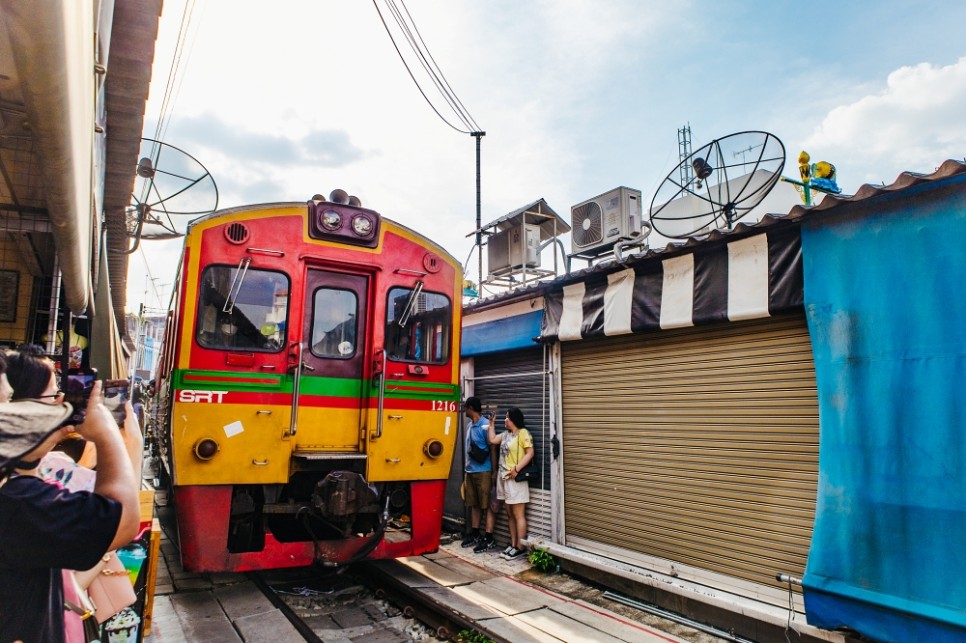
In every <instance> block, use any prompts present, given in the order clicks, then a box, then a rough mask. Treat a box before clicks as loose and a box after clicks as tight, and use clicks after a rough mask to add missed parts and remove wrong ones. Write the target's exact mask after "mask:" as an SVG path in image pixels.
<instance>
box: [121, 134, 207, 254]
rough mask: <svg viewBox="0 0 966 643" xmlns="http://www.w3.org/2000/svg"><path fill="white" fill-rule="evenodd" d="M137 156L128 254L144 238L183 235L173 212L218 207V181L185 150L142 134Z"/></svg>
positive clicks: (198, 211) (201, 211)
mask: <svg viewBox="0 0 966 643" xmlns="http://www.w3.org/2000/svg"><path fill="white" fill-rule="evenodd" d="M138 159H139V160H138V164H137V167H136V168H135V181H134V191H133V192H132V193H131V204H130V205H129V206H128V208H127V210H126V214H127V224H128V233H129V234H130V236H131V237H132V238H133V239H134V244H133V246H132V247H131V248H130V249H129V250H128V251H127V252H128V254H130V253H132V252H134V251H135V250H137V247H138V244H139V243H140V242H141V240H142V239H149V240H158V239H173V238H177V237H182V236H184V233H183V232H180V231H179V230H178V229H177V227H176V226H175V224H174V221H173V220H172V219H171V217H172V215H174V216H179V215H189V216H201V215H204V214H208V213H209V212H213V211H215V210H217V209H218V185H217V184H216V183H215V179H214V178H213V177H212V176H211V172H209V171H208V169H207V168H205V166H204V165H202V164H201V161H199V160H198V159H196V158H195V157H193V156H191V155H190V154H188V153H187V152H185V151H184V150H181V149H178V148H177V147H175V146H173V145H168V144H167V143H162V142H161V141H156V140H154V139H150V138H142V139H141V153H140V154H139V155H138Z"/></svg>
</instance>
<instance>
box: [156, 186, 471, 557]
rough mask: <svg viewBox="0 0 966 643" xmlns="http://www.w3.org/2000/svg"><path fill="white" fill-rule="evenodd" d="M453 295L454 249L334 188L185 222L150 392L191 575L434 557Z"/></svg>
mask: <svg viewBox="0 0 966 643" xmlns="http://www.w3.org/2000/svg"><path fill="white" fill-rule="evenodd" d="M461 288H462V271H461V268H460V265H459V263H458V262H457V261H456V260H455V259H454V258H453V257H452V256H450V255H449V254H448V253H446V252H445V251H444V250H443V249H442V248H441V247H439V246H438V245H436V244H435V243H433V242H432V241H430V240H429V239H427V238H425V237H423V236H421V235H419V234H417V233H415V232H413V231H412V230H409V229H408V228H406V227H404V226H402V225H400V224H398V223H395V222H393V221H391V220H389V219H386V218H383V217H382V216H381V215H380V214H379V213H377V212H375V211H373V210H370V209H366V208H363V207H361V204H360V203H359V201H358V199H356V198H355V197H350V196H348V195H347V194H346V193H345V192H343V191H342V190H336V191H334V192H333V193H332V194H331V195H330V196H329V198H328V199H325V198H323V197H321V196H319V195H316V196H315V197H313V199H312V200H310V201H309V202H308V203H284V204H269V205H258V206H250V207H239V208H233V209H229V210H223V211H220V212H216V213H214V214H211V215H209V216H207V217H204V218H202V219H199V220H197V221H195V222H193V223H192V224H191V225H190V226H189V228H188V231H187V234H186V238H185V244H184V251H183V254H182V258H181V264H180V266H179V269H178V276H177V282H176V285H175V291H174V295H173V296H172V303H171V308H170V310H169V312H168V320H167V325H166V330H165V339H164V348H163V351H162V356H161V363H160V366H159V371H158V376H157V394H156V395H157V397H156V404H157V411H156V417H157V426H158V440H159V445H160V452H161V456H162V458H161V459H162V462H163V464H164V467H165V473H166V474H167V477H169V479H170V482H171V485H172V491H173V499H174V505H175V509H176V515H177V519H178V531H179V539H180V546H181V556H182V562H183V564H184V567H185V568H186V569H189V570H193V571H227V570H234V571H242V570H254V569H267V568H278V567H291V566H298V565H307V564H310V563H312V562H320V563H322V564H324V565H330V566H338V565H344V564H348V563H351V562H354V561H356V560H361V559H364V558H394V557H399V556H409V555H414V554H420V553H425V552H431V551H434V550H435V549H436V548H437V547H438V545H439V536H440V529H441V524H442V512H443V497H444V491H445V485H446V479H447V477H448V475H449V470H450V464H451V461H452V455H453V452H454V445H455V439H456V435H457V432H458V431H457V429H458V422H459V418H460V416H459V411H460V409H459V386H458V383H459V380H458V376H459V345H460V344H459V329H460V302H461V295H462V291H461Z"/></svg>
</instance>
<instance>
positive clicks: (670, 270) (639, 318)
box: [541, 226, 803, 341]
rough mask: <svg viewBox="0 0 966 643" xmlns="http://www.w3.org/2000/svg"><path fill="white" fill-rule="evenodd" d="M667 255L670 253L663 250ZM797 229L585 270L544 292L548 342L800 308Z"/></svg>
mask: <svg viewBox="0 0 966 643" xmlns="http://www.w3.org/2000/svg"><path fill="white" fill-rule="evenodd" d="M662 254H666V253H662ZM802 301H803V293H802V244H801V236H800V234H799V228H798V226H792V227H788V228H784V229H781V230H775V231H769V232H764V233H761V234H756V235H753V236H748V237H744V238H740V239H735V240H733V241H728V242H727V243H722V244H714V245H713V246H708V247H700V246H698V247H696V248H695V249H694V251H692V252H690V253H687V254H676V255H675V256H671V257H667V258H664V259H662V258H661V256H660V255H656V256H651V257H645V258H643V259H641V260H639V261H638V262H637V263H633V262H629V263H628V264H627V265H626V267H624V268H622V269H619V270H616V271H611V272H606V273H605V272H603V271H601V273H596V271H595V272H592V273H590V274H588V275H587V277H586V279H584V280H582V281H580V282H577V283H571V284H568V285H565V286H563V287H562V289H559V290H552V291H550V292H547V293H545V295H544V315H543V326H542V328H541V339H542V340H543V341H552V340H553V339H559V340H560V341H572V340H577V339H585V338H588V337H600V336H611V335H626V334H628V333H642V332H648V331H653V330H662V329H668V328H682V327H687V326H694V325H696V324H706V323H712V322H720V321H728V320H730V321H738V320H743V319H756V318H760V317H768V316H770V315H774V314H777V313H779V312H784V311H788V310H791V309H794V308H800V307H801V306H802Z"/></svg>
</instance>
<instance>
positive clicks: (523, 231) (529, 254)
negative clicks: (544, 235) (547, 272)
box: [486, 223, 540, 277]
mask: <svg viewBox="0 0 966 643" xmlns="http://www.w3.org/2000/svg"><path fill="white" fill-rule="evenodd" d="M486 247H487V266H488V267H489V272H490V276H492V277H499V276H502V275H506V274H509V273H511V272H514V271H517V270H522V269H523V267H524V266H526V267H527V268H539V267H540V226H537V225H531V224H529V223H521V224H519V225H515V226H513V227H512V228H509V229H507V230H501V231H500V232H497V233H496V234H494V235H492V236H491V237H490V238H489V240H488V241H487V242H486Z"/></svg>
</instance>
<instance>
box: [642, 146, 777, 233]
mask: <svg viewBox="0 0 966 643" xmlns="http://www.w3.org/2000/svg"><path fill="white" fill-rule="evenodd" d="M784 167H785V146H784V145H782V142H781V141H780V140H778V138H777V137H776V136H774V135H773V134H769V133H768V132H755V131H751V132H738V133H737V134H730V135H728V136H725V137H724V138H719V139H716V140H713V141H711V142H710V143H708V144H707V145H705V146H703V147H701V148H699V149H697V150H695V151H694V152H692V153H691V154H689V155H688V156H686V157H685V158H683V159H682V160H681V162H680V163H679V164H678V166H677V167H676V168H674V169H673V170H672V171H671V173H670V174H668V175H667V178H665V179H664V181H663V182H662V183H661V185H660V187H658V189H657V192H655V193H654V198H653V199H652V200H651V209H650V219H651V225H652V226H654V229H655V230H657V231H658V232H659V233H661V234H662V235H664V236H665V237H668V238H671V239H684V238H687V237H691V236H694V235H697V234H703V233H707V232H711V231H712V230H717V229H719V228H729V229H730V228H732V227H734V224H735V223H736V222H737V221H738V220H739V219H741V218H742V217H743V216H745V215H746V214H748V213H749V212H750V211H752V210H754V209H755V206H757V205H758V204H759V203H761V201H762V200H763V199H764V198H765V197H766V196H767V195H768V193H769V192H771V190H772V188H773V187H775V184H776V183H778V180H779V179H780V178H781V172H782V168H784Z"/></svg>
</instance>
